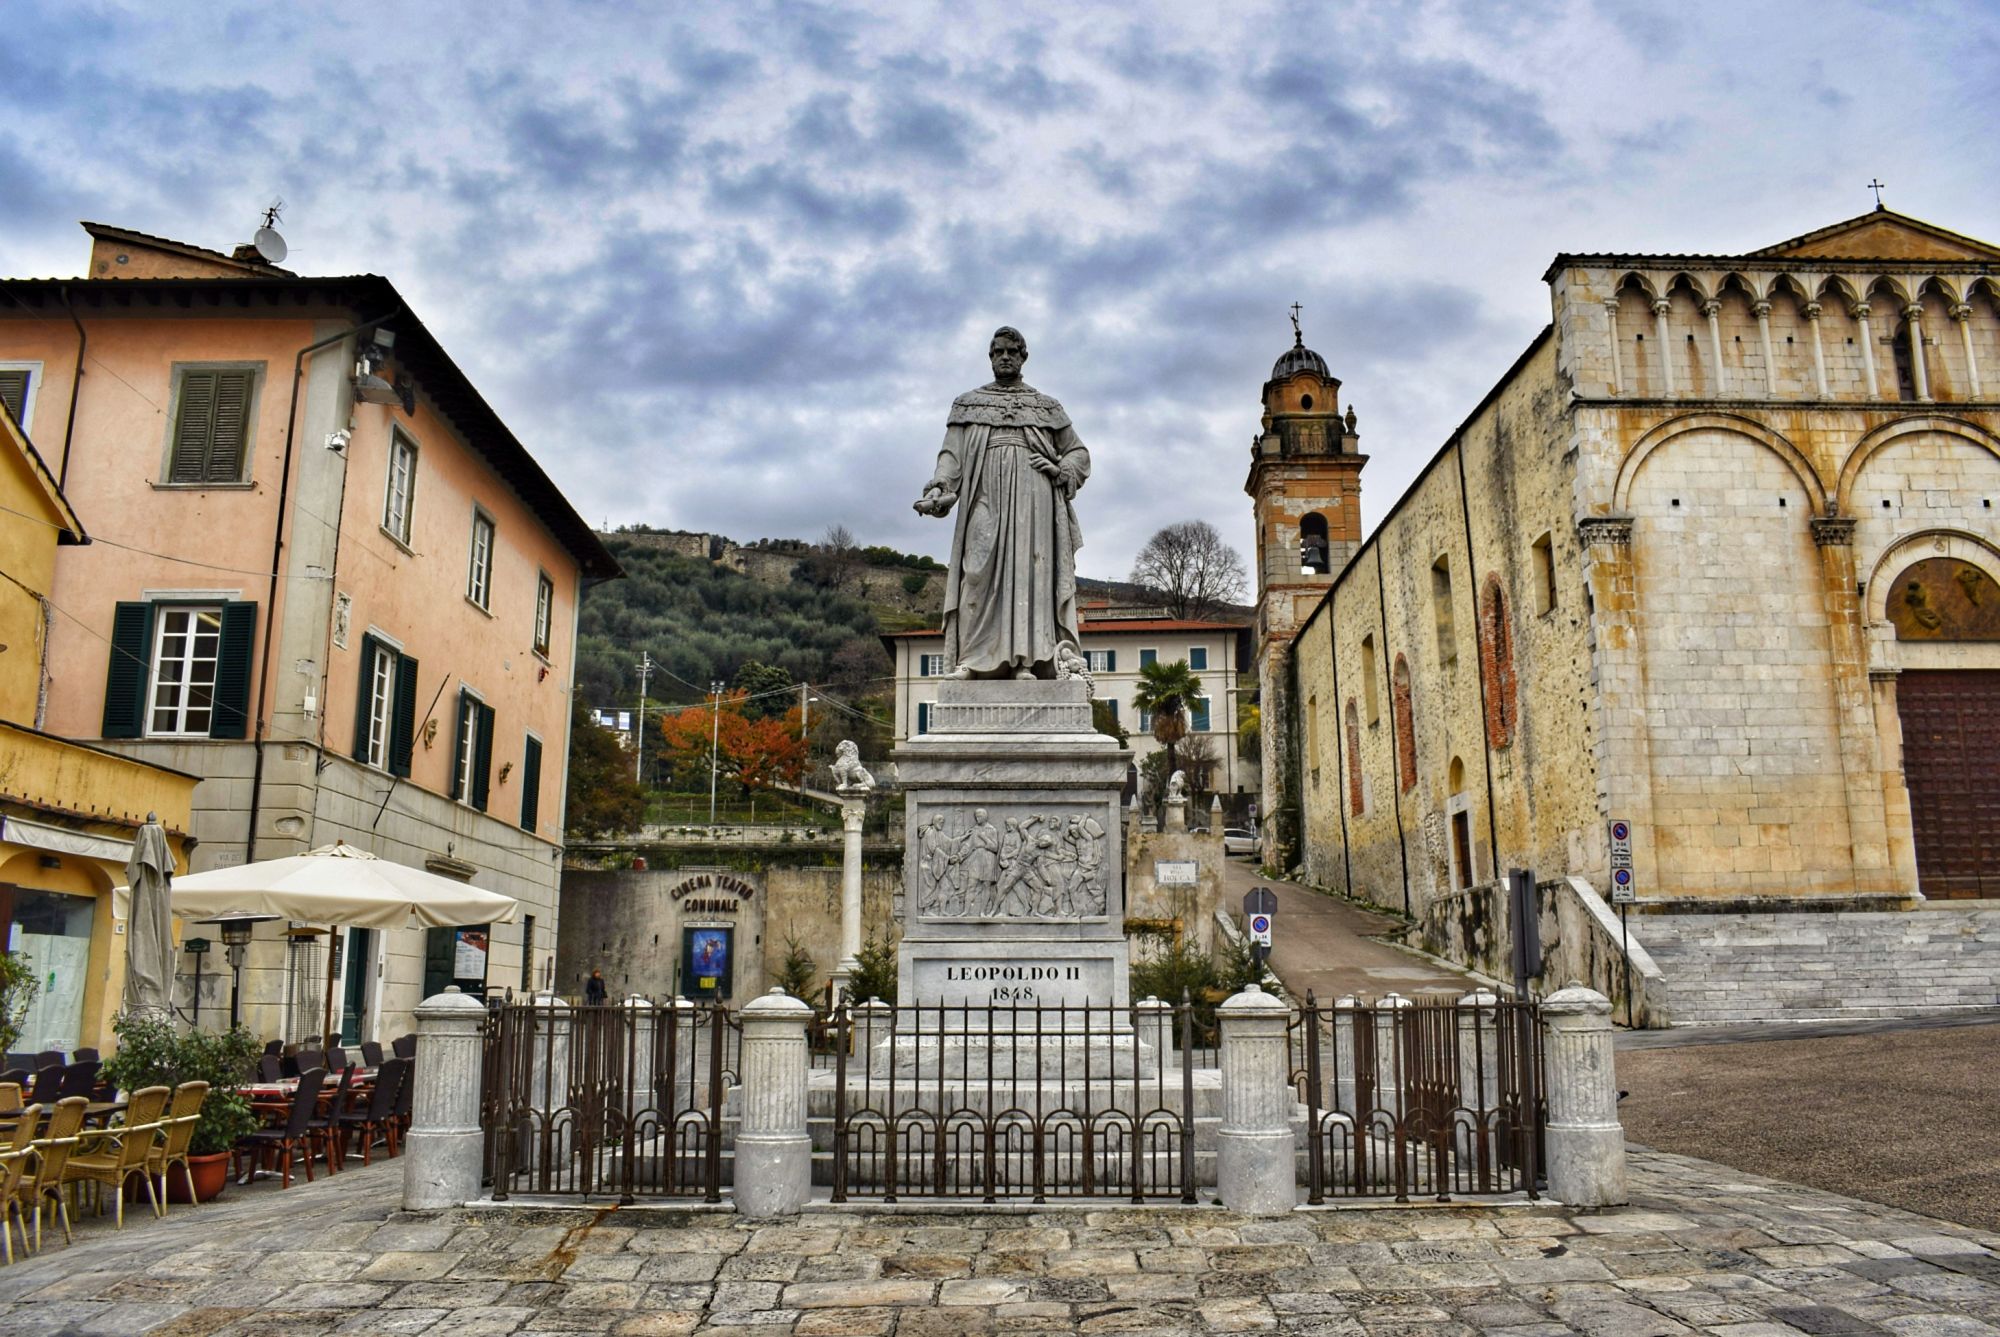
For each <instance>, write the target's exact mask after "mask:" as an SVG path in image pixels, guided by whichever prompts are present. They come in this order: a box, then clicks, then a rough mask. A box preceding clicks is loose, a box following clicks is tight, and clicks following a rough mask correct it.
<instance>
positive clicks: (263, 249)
mask: <svg viewBox="0 0 2000 1337" xmlns="http://www.w3.org/2000/svg"><path fill="white" fill-rule="evenodd" d="M250 244H251V245H252V246H255V247H256V248H257V254H259V255H261V256H263V257H264V263H265V264H267V265H275V264H278V263H280V262H282V261H283V260H284V258H285V239H284V238H283V237H281V236H279V235H278V229H276V228H274V227H270V226H268V225H267V226H265V227H260V228H258V229H257V235H256V236H254V237H252V238H251V239H250Z"/></svg>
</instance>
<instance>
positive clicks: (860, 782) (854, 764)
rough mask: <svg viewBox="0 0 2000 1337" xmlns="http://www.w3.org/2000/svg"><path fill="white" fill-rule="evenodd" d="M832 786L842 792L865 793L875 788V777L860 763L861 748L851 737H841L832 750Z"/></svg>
mask: <svg viewBox="0 0 2000 1337" xmlns="http://www.w3.org/2000/svg"><path fill="white" fill-rule="evenodd" d="M833 787H834V790H835V791H836V792H838V793H842V794H866V793H867V792H868V791H869V790H871V789H873V788H875V777H874V776H872V775H870V774H869V773H868V768H867V767H866V766H863V765H862V764H861V749H860V748H858V747H856V746H855V745H854V740H853V739H851V738H843V739H841V740H840V746H838V747H836V748H835V749H834V750H833Z"/></svg>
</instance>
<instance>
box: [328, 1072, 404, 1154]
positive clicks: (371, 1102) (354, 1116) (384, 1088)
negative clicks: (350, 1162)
mask: <svg viewBox="0 0 2000 1337" xmlns="http://www.w3.org/2000/svg"><path fill="white" fill-rule="evenodd" d="M409 1068H410V1061H409V1060H408V1059H406V1058H392V1059H390V1060H389V1061H388V1062H387V1063H384V1064H383V1065H382V1066H381V1068H379V1069H378V1070H377V1071H376V1073H375V1088H374V1090H372V1091H370V1092H369V1093H368V1101H367V1103H366V1104H365V1105H363V1106H362V1107H361V1108H360V1109H352V1110H343V1111H342V1112H341V1113H339V1114H337V1115H335V1116H334V1119H335V1126H336V1127H337V1128H338V1130H339V1133H340V1159H341V1160H342V1161H345V1160H346V1159H347V1155H348V1152H347V1135H348V1133H349V1132H353V1133H356V1134H358V1135H359V1136H360V1139H361V1163H362V1165H364V1166H366V1165H370V1164H372V1163H373V1152H374V1146H375V1139H376V1138H378V1137H379V1138H381V1139H383V1140H384V1141H385V1142H387V1143H388V1144H389V1147H390V1151H389V1154H390V1155H391V1156H393V1155H395V1154H396V1153H395V1146H396V1101H397V1100H398V1099H400V1098H401V1096H402V1092H403V1079H404V1078H405V1077H407V1076H408V1075H409Z"/></svg>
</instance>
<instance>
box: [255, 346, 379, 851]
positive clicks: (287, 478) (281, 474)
mask: <svg viewBox="0 0 2000 1337" xmlns="http://www.w3.org/2000/svg"><path fill="white" fill-rule="evenodd" d="M401 314H402V312H401V311H400V310H398V311H391V312H390V313H389V314H388V315H386V316H379V317H377V318H376V319H374V320H371V321H367V322H365V323H363V324H360V325H353V326H350V327H348V328H347V329H344V330H342V331H340V332H339V333H338V334H329V335H328V336H326V338H324V339H316V340H314V341H313V342H312V343H309V344H307V345H306V346H305V347H304V348H301V349H300V350H299V351H298V353H297V355H296V356H294V357H293V358H292V402H291V406H290V408H289V409H288V410H287V411H286V416H285V454H284V459H283V461H282V462H281V463H280V465H279V467H278V522H277V524H276V525H275V526H274V527H273V533H272V535H271V584H270V589H269V592H268V593H267V594H266V595H265V596H264V647H263V653H262V654H261V655H259V656H258V665H257V714H256V720H257V728H256V733H255V734H254V738H255V741H256V754H255V757H256V759H255V762H254V764H253V766H252V769H251V773H250V830H249V832H248V834H247V836H246V838H245V840H244V842H243V862H244V863H254V862H256V859H257V814H258V811H259V810H260V809H261V808H262V807H263V802H264V742H265V739H264V703H265V699H266V696H267V694H268V692H269V689H270V682H271V650H272V647H273V646H274V645H275V644H276V643H277V626H276V625H275V622H276V619H275V617H274V613H275V610H276V608H277V605H278V575H279V572H280V570H281V569H282V565H281V564H282V561H283V558H284V552H285V504H286V502H287V500H288V499H289V497H290V494H291V490H292V447H293V445H294V444H295V442H296V438H297V436H298V429H299V386H300V384H301V383H302V382H303V380H304V377H305V365H306V358H307V357H308V356H309V355H311V354H313V353H317V352H319V351H320V350H321V349H323V348H327V347H329V346H331V345H333V344H337V343H340V342H341V341H343V340H345V339H348V338H351V337H352V336H354V335H357V334H365V333H366V332H368V331H369V330H372V329H375V328H376V327H377V326H381V325H386V324H388V323H389V322H390V321H392V320H394V319H395V318H396V317H397V316H399V315H401ZM320 709H321V710H322V711H324V710H325V709H326V702H324V701H322V702H321V703H320Z"/></svg>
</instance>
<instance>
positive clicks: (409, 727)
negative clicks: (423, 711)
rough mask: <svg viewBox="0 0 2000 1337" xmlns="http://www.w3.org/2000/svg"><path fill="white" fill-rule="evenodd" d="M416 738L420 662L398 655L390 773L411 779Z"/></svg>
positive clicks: (391, 728) (390, 738)
mask: <svg viewBox="0 0 2000 1337" xmlns="http://www.w3.org/2000/svg"><path fill="white" fill-rule="evenodd" d="M416 741H417V661H416V660H414V659H412V658H410V657H409V656H408V655H397V656H396V706H395V709H394V710H393V711H392V712H391V714H390V719H389V774H391V775H399V776H401V777H403V778H404V779H405V780H407V779H409V778H410V752H411V749H412V748H414V747H415V746H416Z"/></svg>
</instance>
